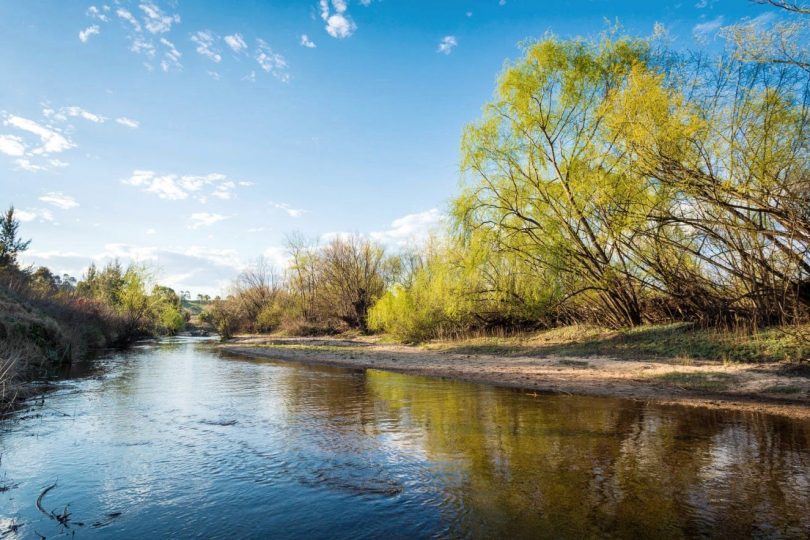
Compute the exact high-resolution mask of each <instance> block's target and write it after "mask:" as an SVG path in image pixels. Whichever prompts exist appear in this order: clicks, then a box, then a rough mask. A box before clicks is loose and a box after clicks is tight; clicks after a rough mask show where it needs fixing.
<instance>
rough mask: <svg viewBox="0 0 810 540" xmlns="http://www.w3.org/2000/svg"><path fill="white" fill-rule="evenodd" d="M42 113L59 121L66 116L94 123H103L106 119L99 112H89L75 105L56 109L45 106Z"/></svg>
mask: <svg viewBox="0 0 810 540" xmlns="http://www.w3.org/2000/svg"><path fill="white" fill-rule="evenodd" d="M42 114H43V116H45V117H46V118H51V117H53V118H54V119H56V120H61V121H65V120H67V119H68V118H83V119H84V120H87V121H89V122H93V123H94V124H103V123H104V122H106V121H107V119H106V118H104V117H103V116H101V115H100V114H95V113H91V112H90V111H87V110H85V109H82V108H81V107H77V106H75V105H73V106H70V107H62V108H61V109H59V110H58V111H54V110H53V109H49V108H46V109H44V110H43V111H42Z"/></svg>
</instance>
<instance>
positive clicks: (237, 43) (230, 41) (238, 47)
mask: <svg viewBox="0 0 810 540" xmlns="http://www.w3.org/2000/svg"><path fill="white" fill-rule="evenodd" d="M225 44H226V45H227V46H228V47H230V48H231V50H232V51H233V52H235V53H240V52H242V51H244V50H245V49H247V43H245V38H243V37H242V34H239V33H236V34H233V35H231V36H225Z"/></svg>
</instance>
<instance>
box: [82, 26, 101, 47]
mask: <svg viewBox="0 0 810 540" xmlns="http://www.w3.org/2000/svg"><path fill="white" fill-rule="evenodd" d="M99 33H101V28H99V26H98V25H97V24H94V25H91V26H88V27H87V28H85V29H84V30H82V31H80V32H79V41H81V42H82V43H87V40H88V39H90V37H91V36H94V35H96V34H99Z"/></svg>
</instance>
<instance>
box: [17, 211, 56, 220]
mask: <svg viewBox="0 0 810 540" xmlns="http://www.w3.org/2000/svg"><path fill="white" fill-rule="evenodd" d="M14 216H15V217H16V218H17V219H19V220H20V221H22V222H28V221H34V220H39V221H49V222H52V221H53V213H52V212H51V211H50V210H47V209H44V208H30V209H28V210H20V209H16V210H14Z"/></svg>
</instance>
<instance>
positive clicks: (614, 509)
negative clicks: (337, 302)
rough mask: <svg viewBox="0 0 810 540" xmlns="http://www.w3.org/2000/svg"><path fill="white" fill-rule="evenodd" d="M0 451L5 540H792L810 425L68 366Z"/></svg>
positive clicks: (300, 378) (402, 383)
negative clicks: (700, 539)
mask: <svg viewBox="0 0 810 540" xmlns="http://www.w3.org/2000/svg"><path fill="white" fill-rule="evenodd" d="M75 369H76V370H77V371H78V372H76V373H73V374H71V376H70V377H67V378H65V379H64V380H62V381H60V382H59V384H58V389H57V390H56V391H54V392H52V393H50V394H48V395H47V396H46V397H45V399H44V400H43V401H41V402H39V403H37V404H36V405H32V406H30V407H28V408H26V409H24V410H21V411H19V412H18V413H16V414H15V415H14V416H13V417H12V418H10V419H9V420H6V421H5V422H4V423H3V424H2V428H3V429H2V432H0V454H1V455H0V538H4V539H5V538H39V537H40V536H44V537H47V538H54V537H79V538H170V537H174V538H189V537H202V538H388V539H391V538H433V537H452V538H456V537H479V538H482V537H509V538H521V537H531V538H545V537H548V538H565V537H576V538H582V537H606V536H607V537H620V538H631V537H657V538H670V537H676V538H677V537H685V536H690V537H691V536H718V537H729V538H739V537H746V536H760V537H797V538H799V537H807V536H808V535H810V425H808V423H804V422H799V421H795V420H789V419H783V418H779V417H771V416H766V415H761V414H752V413H735V412H722V411H717V410H705V409H694V408H686V407H675V406H659V405H653V404H644V403H639V402H634V401H627V400H619V399H604V398H591V397H577V396H561V395H536V394H533V393H529V392H525V391H519V390H512V389H505V388H497V387H493V386H487V385H479V384H471V383H465V382H458V381H450V380H442V379H430V378H424V377H414V376H409V375H401V374H396V373H389V372H383V371H377V370H349V369H337V368H325V367H313V366H306V365H301V364H294V363H282V362H274V361H266V360H255V361H254V360H250V359H245V358H236V357H228V356H226V355H223V354H221V353H219V352H217V351H216V350H215V349H213V348H212V347H211V346H210V344H207V343H205V342H204V341H203V340H200V339H194V338H177V339H172V340H164V341H162V342H159V343H148V344H143V345H140V346H137V347H135V348H133V349H131V350H129V351H125V352H116V353H110V354H108V355H105V356H103V357H101V358H98V359H96V360H94V361H93V362H92V363H90V364H80V365H78V366H76V368H75Z"/></svg>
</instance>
